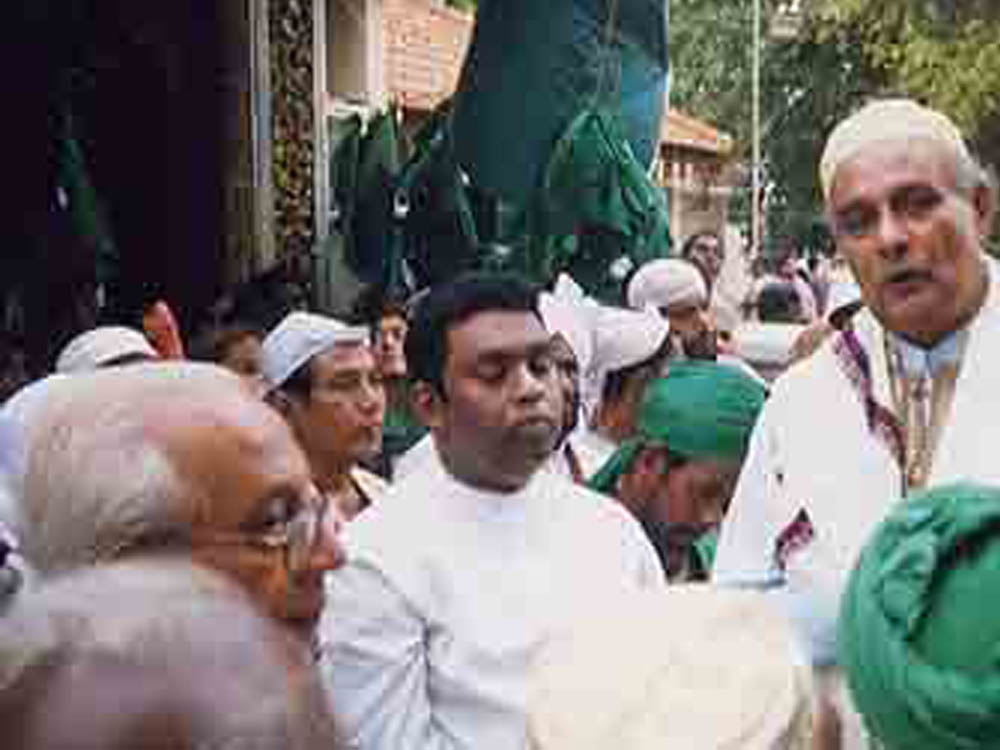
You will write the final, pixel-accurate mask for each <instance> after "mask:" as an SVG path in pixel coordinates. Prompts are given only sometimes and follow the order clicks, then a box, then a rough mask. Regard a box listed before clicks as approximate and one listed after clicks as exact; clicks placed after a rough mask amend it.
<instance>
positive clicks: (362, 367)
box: [261, 311, 386, 520]
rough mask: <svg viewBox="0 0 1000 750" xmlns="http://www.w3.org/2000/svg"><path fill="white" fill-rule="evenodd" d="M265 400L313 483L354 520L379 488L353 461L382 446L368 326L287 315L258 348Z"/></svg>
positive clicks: (378, 384) (381, 393) (379, 390)
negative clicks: (292, 438)
mask: <svg viewBox="0 0 1000 750" xmlns="http://www.w3.org/2000/svg"><path fill="white" fill-rule="evenodd" d="M261 363H262V369H263V373H264V381H265V387H266V388H267V394H266V398H267V400H268V402H269V403H271V404H272V405H273V406H274V407H275V408H277V409H278V411H280V412H281V413H282V414H283V415H284V417H285V419H286V420H287V421H288V424H289V426H291V428H292V431H293V432H294V433H295V437H296V439H297V440H298V441H299V445H301V446H302V450H303V451H304V452H305V454H306V456H307V457H308V458H309V467H310V469H311V470H312V473H313V480H314V481H315V482H316V486H317V487H318V488H319V489H320V491H321V492H322V493H323V494H324V496H325V497H326V498H327V499H328V500H329V501H331V502H333V503H335V504H336V505H337V507H338V508H339V509H340V512H341V513H342V515H343V516H344V517H345V518H346V519H347V520H351V519H353V518H354V517H355V516H356V515H358V513H360V512H361V511H363V510H364V509H365V508H367V507H368V506H369V505H371V503H372V502H374V501H376V500H377V499H378V498H379V496H380V495H381V494H382V493H383V492H384V491H385V486H386V485H385V482H384V481H383V480H382V479H381V478H379V477H378V476H376V475H375V474H372V473H370V472H368V471H365V470H364V469H362V468H361V467H360V466H359V463H360V462H361V461H363V460H366V459H371V458H374V457H375V456H376V455H377V454H378V452H379V451H380V450H381V449H382V419H383V416H384V412H385V389H384V387H383V385H382V373H381V372H380V370H379V368H378V366H377V364H376V362H375V355H374V353H373V352H372V348H371V346H370V345H369V343H368V331H367V330H366V329H365V328H363V327H355V326H348V325H345V324H344V323H342V322H340V321H339V320H336V319H334V318H330V317H327V316H325V315H317V314H315V313H308V312H301V311H296V312H292V313H289V314H288V315H287V316H285V318H284V319H283V320H282V321H281V322H280V323H279V324H278V325H277V326H275V328H274V330H272V331H271V332H270V333H269V334H268V335H267V337H266V338H265V339H264V343H263V344H262V346H261Z"/></svg>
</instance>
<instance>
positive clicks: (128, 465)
mask: <svg viewBox="0 0 1000 750" xmlns="http://www.w3.org/2000/svg"><path fill="white" fill-rule="evenodd" d="M40 410H41V413H40V414H39V416H38V422H37V428H36V429H35V430H33V432H32V433H31V443H30V447H29V454H28V466H27V471H26V476H25V484H24V497H23V506H22V507H23V524H22V528H21V532H22V534H21V543H22V547H23V552H24V555H25V557H26V558H27V560H28V561H29V562H30V563H31V564H32V566H33V567H34V568H35V569H36V570H37V571H38V574H39V575H41V576H42V577H48V576H52V575H56V574H59V573H62V572H65V571H68V570H71V569H74V568H79V567H84V566H88V565H95V564H99V563H102V562H107V561H111V560H117V559H121V558H124V557H136V556H149V555H168V556H169V555H183V556H184V557H187V558H190V559H192V560H194V561H195V562H196V563H199V564H202V565H206V566H208V567H211V568H214V569H216V570H219V571H221V572H223V573H225V574H226V575H228V576H229V577H231V578H232V579H234V580H235V581H236V582H238V583H239V584H241V585H242V587H243V588H244V589H245V590H246V591H247V592H248V593H249V594H250V595H251V597H252V598H253V599H254V600H255V601H256V602H257V604H258V605H259V606H260V607H261V609H262V610H263V611H264V612H266V613H267V614H269V615H271V616H272V617H274V618H275V619H277V620H279V621H282V622H284V623H286V624H287V625H289V626H290V627H292V628H294V629H296V630H298V631H300V632H302V634H303V635H308V634H309V633H310V632H311V629H312V626H313V624H314V623H315V621H316V618H317V617H318V615H319V612H320V610H321V608H322V606H323V573H324V572H325V571H327V570H331V569H333V568H335V567H337V566H339V565H340V564H342V563H343V560H344V554H343V551H342V549H341V547H340V543H339V541H338V539H337V533H338V529H339V526H340V520H339V517H338V515H337V512H336V508H333V507H327V506H326V505H325V504H324V501H323V498H322V496H321V495H320V493H319V492H318V491H317V489H316V487H315V485H314V484H313V482H312V479H311V476H310V472H309V465H308V463H307V462H306V459H305V456H304V455H303V454H302V451H301V450H300V449H299V447H298V446H297V445H296V443H295V439H294V437H293V436H292V434H291V431H290V430H289V428H288V427H287V425H286V424H285V423H284V422H283V420H282V419H281V417H280V416H279V415H277V414H275V413H274V411H273V410H272V409H271V408H269V407H268V406H267V405H266V404H264V403H263V402H261V401H260V399H259V398H257V397H256V396H255V395H254V394H253V393H252V392H251V391H250V390H249V389H248V388H247V387H246V386H245V385H244V383H243V381H242V380H241V379H240V378H239V376H237V375H235V374H233V373H230V372H228V371H226V370H223V369H221V368H218V367H215V366H213V365H200V364H191V363H180V362H162V363H156V364H137V365H133V366H131V367H128V368H120V369H109V370H102V371H98V372H95V373H87V374H81V375H78V376H74V378H73V380H72V382H69V381H67V385H66V386H65V387H63V388H60V390H59V392H58V394H56V395H54V396H53V397H52V398H51V399H48V400H47V402H46V403H45V404H44V405H42V406H41V407H40Z"/></svg>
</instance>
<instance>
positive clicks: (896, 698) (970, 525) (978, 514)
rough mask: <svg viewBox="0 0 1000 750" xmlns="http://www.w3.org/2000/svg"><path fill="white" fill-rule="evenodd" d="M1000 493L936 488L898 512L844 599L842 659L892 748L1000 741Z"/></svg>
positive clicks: (864, 557)
mask: <svg viewBox="0 0 1000 750" xmlns="http://www.w3.org/2000/svg"><path fill="white" fill-rule="evenodd" d="M998 588H1000V489H997V488H993V487H984V486H979V485H974V484H954V485H948V486H942V487H938V488H935V489H932V490H930V491H927V492H925V493H922V494H920V495H916V496H914V497H912V498H908V499H906V500H905V501H903V502H901V503H900V505H898V506H897V507H896V509H895V510H894V511H893V513H891V514H890V516H889V517H888V518H887V519H886V520H885V521H884V522H883V523H882V525H881V526H880V527H879V528H878V530H877V531H876V533H875V534H874V536H873V537H872V539H871V540H870V541H869V542H868V544H867V545H866V547H865V549H864V551H863V552H862V554H861V557H860V558H859V561H858V565H857V567H856V568H855V570H854V572H853V574H852V576H851V579H850V582H849V584H848V587H847V590H846V592H845V594H844V599H843V602H842V609H841V614H840V623H839V629H838V648H839V651H840V661H841V663H842V665H843V667H844V670H845V672H846V675H847V680H848V684H849V686H850V689H851V693H852V695H853V697H854V701H855V703H856V704H857V706H858V709H859V711H860V712H861V714H862V715H863V716H864V718H865V722H866V724H867V726H868V728H869V731H871V732H872V733H873V734H874V735H875V736H876V737H878V738H879V740H880V741H881V742H882V743H883V744H884V745H885V747H886V748H887V749H888V750H984V749H985V748H995V747H997V746H998V745H1000V607H997V606H996V594H997V591H998Z"/></svg>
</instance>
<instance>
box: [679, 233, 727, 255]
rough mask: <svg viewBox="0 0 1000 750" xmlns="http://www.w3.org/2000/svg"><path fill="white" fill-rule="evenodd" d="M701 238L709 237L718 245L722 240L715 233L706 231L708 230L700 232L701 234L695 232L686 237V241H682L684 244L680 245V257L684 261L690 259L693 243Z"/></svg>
mask: <svg viewBox="0 0 1000 750" xmlns="http://www.w3.org/2000/svg"><path fill="white" fill-rule="evenodd" d="M702 237H711V238H712V239H713V240H715V241H716V242H718V243H719V244H722V239H721V238H720V237H719V235H717V234H716V233H715V232H711V231H708V230H704V231H701V232H695V233H694V234H692V235H691V236H690V237H688V238H687V239H686V240H684V244H683V245H681V257H682V258H683V259H684V260H688V259H689V258H690V256H691V251H692V250H693V249H694V245H695V243H696V242H697V241H698V240H700V239H701V238H702Z"/></svg>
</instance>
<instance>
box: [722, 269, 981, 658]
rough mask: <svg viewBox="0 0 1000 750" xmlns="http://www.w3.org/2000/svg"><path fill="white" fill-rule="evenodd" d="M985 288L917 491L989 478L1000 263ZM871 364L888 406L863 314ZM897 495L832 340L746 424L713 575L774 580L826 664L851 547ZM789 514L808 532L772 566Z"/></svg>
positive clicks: (875, 331)
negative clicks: (743, 453) (801, 518)
mask: <svg viewBox="0 0 1000 750" xmlns="http://www.w3.org/2000/svg"><path fill="white" fill-rule="evenodd" d="M985 262H986V263H987V267H988V270H989V279H990V281H989V292H988V295H987V299H986V302H985V303H984V306H983V309H982V310H981V311H980V313H979V315H977V317H976V318H975V319H974V320H973V321H972V323H970V325H969V329H968V330H969V340H968V345H967V348H966V352H965V359H964V362H963V364H962V369H961V372H960V374H959V377H958V381H957V384H956V390H955V399H954V402H953V403H952V407H951V415H950V417H949V419H948V421H947V423H946V424H945V426H944V429H943V431H942V434H941V442H940V445H939V447H938V450H937V452H936V454H935V457H934V463H933V465H932V467H931V472H930V478H929V481H928V486H932V485H934V484H940V483H944V482H949V481H958V480H972V481H978V482H984V483H1000V461H998V460H997V458H996V446H997V445H1000V419H997V417H996V415H997V411H998V409H1000V391H998V390H997V388H996V383H997V380H996V373H997V372H998V371H1000V347H998V346H997V342H1000V266H998V265H997V263H996V262H995V261H992V260H986V261H985ZM854 327H855V331H856V333H857V336H858V339H859V341H860V342H861V344H862V346H863V347H864V348H865V350H866V351H867V353H868V355H869V358H870V361H871V367H872V373H873V380H874V395H875V398H876V400H877V401H878V402H879V403H881V404H883V405H884V406H886V407H887V408H891V404H892V399H891V395H890V392H889V378H888V371H887V366H886V357H885V348H884V333H883V331H882V329H881V326H880V325H879V324H878V322H877V321H876V320H875V318H874V317H873V316H872V314H871V313H870V312H869V311H868V310H862V311H860V312H859V313H858V314H857V315H856V316H855V319H854ZM901 493H902V481H901V472H900V469H899V467H898V465H897V464H896V462H895V461H894V460H893V458H892V455H891V454H890V452H889V449H888V448H887V447H886V446H885V444H884V443H882V442H881V441H880V440H879V439H878V438H876V437H875V436H874V435H873V434H872V433H871V432H870V431H869V429H868V424H867V421H866V419H865V415H864V410H863V407H862V404H861V401H860V399H859V398H858V396H857V394H856V392H855V390H854V389H853V387H852V386H851V385H850V383H849V381H848V379H847V377H846V376H845V375H844V373H843V371H842V370H841V368H840V367H839V365H838V363H837V362H836V359H835V356H834V353H833V349H832V342H831V341H827V342H826V343H825V344H824V345H823V346H822V347H821V348H820V349H819V350H818V351H817V352H816V353H815V354H814V355H813V356H812V357H809V358H807V359H805V360H803V361H802V362H799V363H797V364H796V365H793V367H792V368H791V369H790V370H789V371H788V372H787V374H785V375H784V376H782V377H780V378H779V379H778V380H777V382H776V383H775V384H774V387H773V389H772V392H771V396H770V398H769V400H768V402H767V403H766V404H765V405H764V409H763V411H762V413H761V416H760V419H759V420H758V422H757V426H756V427H755V429H754V433H753V436H752V438H751V441H750V448H749V452H748V454H747V458H746V461H745V462H744V465H743V471H742V474H741V476H740V480H739V482H738V484H737V487H736V492H735V495H734V497H733V501H732V505H731V506H730V509H729V512H728V514H727V516H726V519H725V521H724V522H723V525H722V530H721V535H720V539H719V546H718V550H717V553H716V559H715V570H714V573H713V579H714V580H715V582H717V583H719V584H723V585H750V586H758V587H760V586H776V588H775V590H774V594H775V596H776V598H778V599H780V600H781V601H782V602H783V604H784V605H785V607H786V608H787V611H788V613H789V615H790V616H791V617H792V619H793V621H795V623H796V624H797V626H798V628H799V631H800V633H801V634H802V636H803V637H804V639H805V642H806V645H807V646H808V648H809V652H810V653H811V656H812V659H813V661H814V663H816V664H819V665H824V664H829V663H830V662H832V661H833V660H834V659H835V643H834V636H835V631H836V619H837V614H838V612H839V608H840V597H841V594H842V592H843V588H844V585H845V583H846V578H847V576H848V575H849V573H850V571H851V569H852V568H853V566H854V563H855V561H856V558H857V556H858V553H859V552H860V550H861V548H862V546H863V545H864V543H865V542H866V541H867V539H868V537H869V535H870V534H871V533H872V532H873V531H874V529H875V527H876V526H877V525H878V524H879V522H880V521H881V520H882V519H883V518H884V517H885V515H886V513H887V512H888V510H889V509H890V508H891V507H892V506H893V505H894V504H895V503H896V502H898V501H899V498H900V495H901ZM800 510H805V511H806V512H807V513H808V515H809V518H810V521H811V524H812V527H813V531H814V537H813V539H812V540H811V541H810V542H808V543H806V544H805V545H804V546H802V547H801V548H800V549H798V550H797V551H795V552H793V553H792V554H790V556H789V557H788V558H787V561H786V569H785V570H784V571H782V570H780V569H779V568H778V567H777V565H776V564H775V557H774V552H775V545H776V542H777V540H778V537H779V535H780V534H781V532H782V531H783V530H784V529H786V528H787V527H788V526H789V524H790V523H791V522H792V521H793V520H794V519H795V517H796V515H797V514H798V512H799V511H800Z"/></svg>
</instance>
